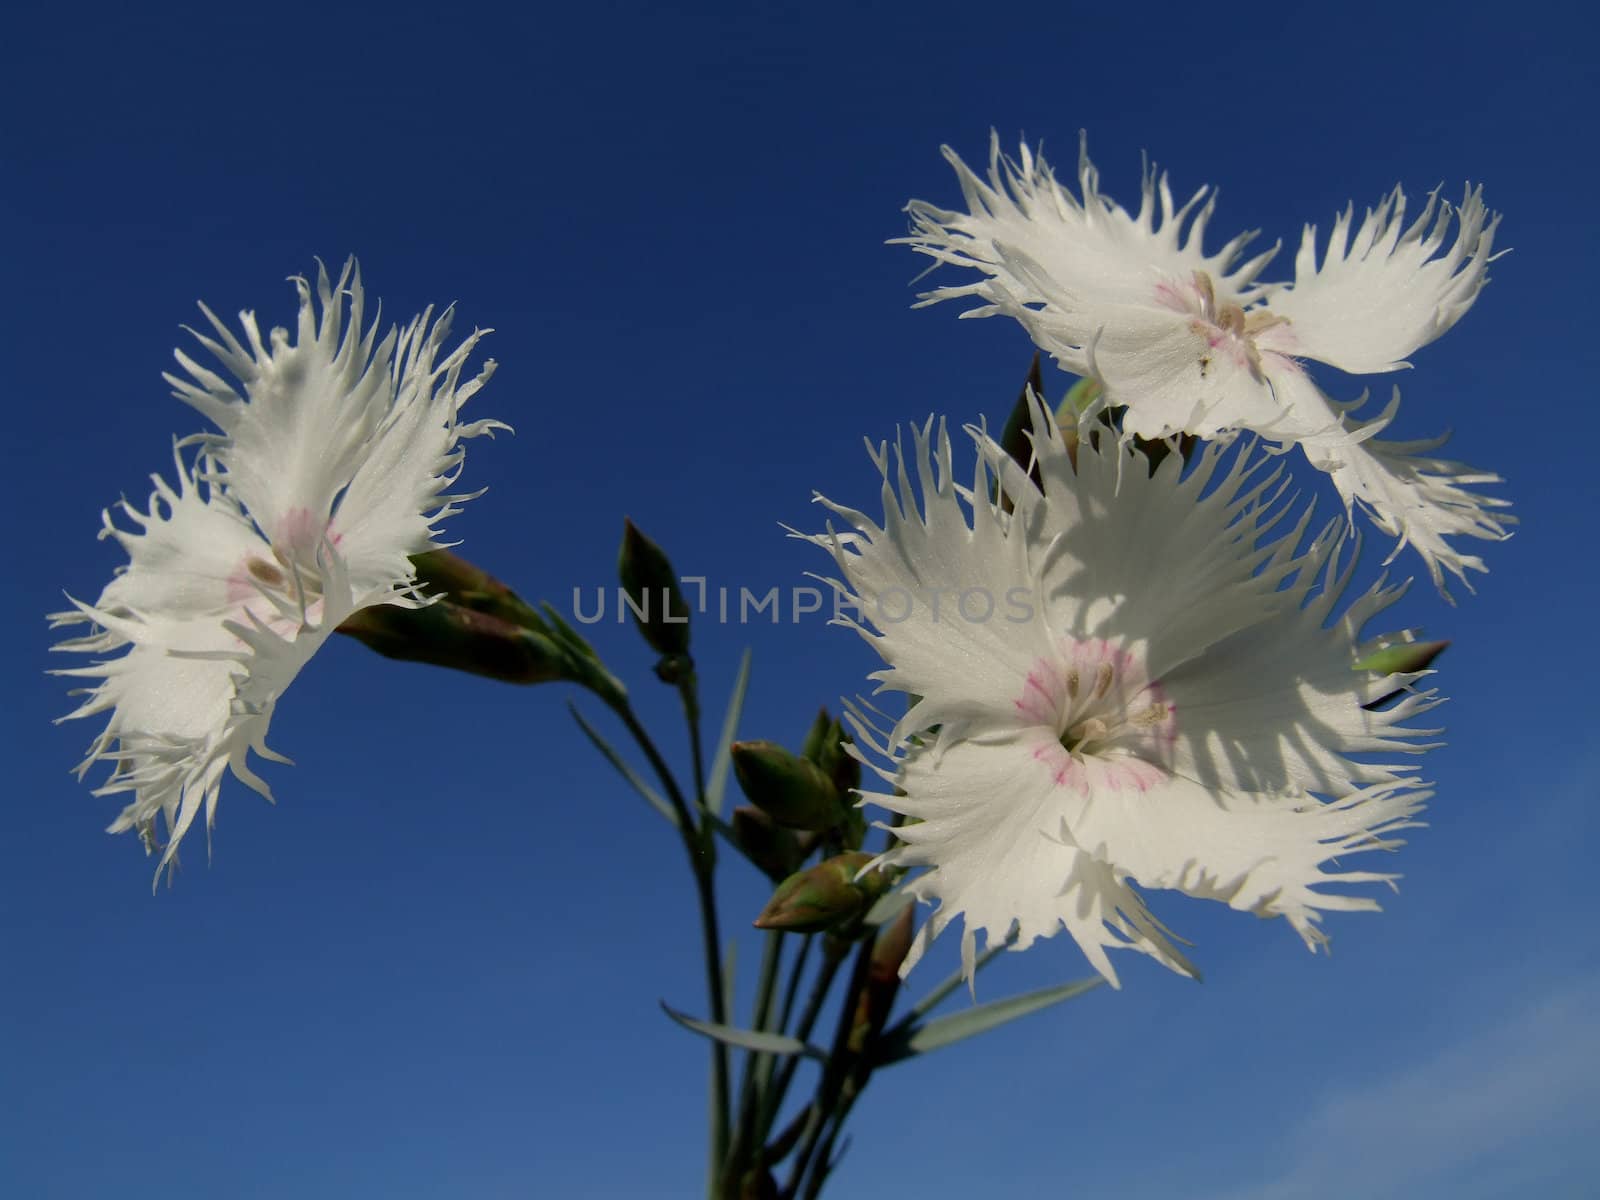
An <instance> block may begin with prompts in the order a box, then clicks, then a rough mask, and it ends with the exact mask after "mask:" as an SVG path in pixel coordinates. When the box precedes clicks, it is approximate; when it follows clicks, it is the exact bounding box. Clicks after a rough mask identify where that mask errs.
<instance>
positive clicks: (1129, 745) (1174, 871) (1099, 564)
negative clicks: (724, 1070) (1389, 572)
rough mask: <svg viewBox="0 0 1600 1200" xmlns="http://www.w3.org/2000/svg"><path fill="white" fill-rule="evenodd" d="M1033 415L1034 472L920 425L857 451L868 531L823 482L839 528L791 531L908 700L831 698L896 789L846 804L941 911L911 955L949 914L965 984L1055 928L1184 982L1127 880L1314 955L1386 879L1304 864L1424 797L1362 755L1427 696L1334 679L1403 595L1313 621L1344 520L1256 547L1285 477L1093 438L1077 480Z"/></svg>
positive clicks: (1396, 818) (1347, 674)
mask: <svg viewBox="0 0 1600 1200" xmlns="http://www.w3.org/2000/svg"><path fill="white" fill-rule="evenodd" d="M1034 427H1035V432H1034V434H1033V442H1034V445H1035V452H1036V454H1037V460H1038V471H1039V478H1040V480H1041V482H1040V484H1038V485H1035V484H1034V483H1033V482H1031V481H1030V480H1029V479H1028V477H1027V475H1026V473H1024V472H1022V471H1021V470H1020V469H1019V468H1018V467H1017V466H1016V464H1015V463H1013V462H1011V460H1010V459H1008V458H1007V457H1006V456H1005V454H1004V452H1003V451H1002V450H1001V449H1000V448H999V446H997V445H996V444H995V443H994V442H993V441H992V440H991V439H989V438H988V437H987V436H986V435H985V434H983V433H981V432H979V431H977V430H969V432H971V433H972V436H973V437H974V439H975V441H976V442H977V445H978V449H979V452H980V462H979V466H978V469H977V472H976V477H975V478H974V480H973V482H972V486H971V489H970V490H969V489H966V488H962V487H958V486H957V485H956V483H955V482H954V478H953V476H952V472H951V454H950V443H949V440H948V439H947V437H946V436H945V432H944V429H943V427H942V426H941V427H940V428H939V431H938V434H937V437H936V439H935V438H930V434H929V429H928V428H927V427H924V428H923V429H921V430H919V431H917V432H916V434H915V445H914V448H913V450H912V451H911V453H910V454H909V455H907V454H904V453H903V452H902V451H901V449H900V448H899V447H898V446H897V447H896V449H895V452H894V455H893V457H892V459H891V456H890V454H889V453H888V450H887V447H879V448H878V450H877V451H876V453H875V454H874V459H875V461H876V463H877V466H878V469H879V471H880V472H881V473H882V475H883V479H884V484H883V502H884V510H885V511H884V517H883V521H882V523H881V524H879V523H877V522H875V521H873V520H871V519H869V518H868V517H866V516H864V515H863V514H861V513H859V512H856V511H854V510H851V509H847V508H842V507H840V506H838V505H835V504H833V503H832V502H831V501H828V500H826V499H823V498H822V497H818V499H819V501H821V502H822V503H823V504H825V505H827V507H828V508H829V509H830V510H831V511H832V512H833V513H835V514H836V515H837V516H838V517H839V518H841V519H842V520H843V521H844V522H845V524H846V525H847V526H848V527H849V528H848V529H847V530H843V531H840V532H837V533H836V532H835V531H834V529H833V528H832V526H831V525H830V528H829V530H828V531H827V532H826V533H822V534H816V535H811V536H808V537H807V540H809V541H812V542H814V543H816V544H817V545H820V546H822V547H824V548H825V549H827V550H829V551H830V552H831V553H832V555H833V558H834V560H835V562H836V564H837V566H838V568H839V570H840V571H841V572H842V574H843V577H844V578H843V580H832V581H830V582H831V583H832V584H833V586H834V587H835V588H836V589H837V590H838V591H839V593H840V595H841V598H843V597H846V596H848V597H851V598H853V599H854V601H855V603H856V604H858V605H859V607H860V620H859V621H858V620H855V619H851V618H848V617H846V618H842V623H844V624H847V625H851V626H853V627H854V628H856V629H857V630H858V631H859V632H861V634H862V636H863V637H864V638H866V640H867V641H868V642H869V643H870V644H871V645H872V646H873V647H874V648H875V649H876V650H877V651H878V653H879V654H880V655H882V657H883V659H884V661H885V662H886V663H887V664H888V665H887V667H886V668H885V669H883V670H881V671H878V672H877V673H875V674H874V675H873V676H872V678H873V679H874V680H876V681H878V683H879V690H880V691H884V690H889V691H898V692H904V693H906V694H908V695H909V696H911V697H913V701H912V703H911V705H910V708H909V711H907V713H906V714H905V715H904V716H903V717H901V718H900V719H899V721H898V722H894V723H893V727H892V728H887V727H886V724H887V723H886V722H883V721H880V720H877V719H875V718H874V716H873V715H872V714H873V712H875V711H876V710H870V709H869V708H868V707H867V706H855V709H854V717H855V725H856V729H857V732H858V734H859V736H860V739H861V742H862V744H863V745H865V746H867V747H868V748H870V749H871V750H873V751H874V752H876V753H877V754H878V755H881V756H883V757H884V758H886V759H887V760H888V762H889V767H888V769H884V768H881V767H879V768H876V769H877V770H878V773H879V774H880V775H881V776H882V777H883V778H884V779H885V780H886V781H887V782H888V783H890V784H891V785H893V787H892V788H891V789H890V790H888V791H884V792H878V793H870V794H867V795H866V797H865V798H866V799H867V800H870V801H872V802H874V803H876V804H878V805H881V806H883V807H884V808H887V809H889V810H891V811H893V812H895V813H899V814H902V815H903V816H904V817H906V818H908V822H907V823H906V824H904V825H901V826H899V827H898V828H896V829H895V830H894V833H895V837H896V838H897V839H898V844H897V845H896V846H895V847H894V848H893V849H892V850H891V851H890V852H889V853H888V854H887V855H886V856H885V861H887V862H889V863H891V864H895V865H898V866H902V867H908V868H911V867H926V868H927V870H926V871H925V872H923V873H921V874H920V875H916V876H914V877H913V878H912V880H911V881H910V882H909V884H908V887H909V888H910V890H911V891H912V892H913V893H914V894H915V895H916V896H918V897H919V898H922V899H927V900H937V901H938V902H939V907H938V909H937V910H936V912H935V913H934V914H933V916H932V917H931V918H930V920H929V921H928V922H927V923H926V925H925V926H924V928H923V930H922V934H921V936H920V938H919V941H918V943H917V946H916V948H915V949H914V951H913V953H912V955H911V957H910V959H908V966H907V969H909V965H910V964H911V963H914V962H915V961H916V959H917V957H918V956H919V955H920V954H921V952H922V950H923V949H924V948H925V947H926V945H927V943H928V942H929V941H931V939H932V938H934V937H937V936H938V934H939V932H940V931H941V930H942V929H943V928H944V927H945V926H946V925H947V924H948V923H949V922H950V921H951V919H952V918H954V917H956V916H957V915H961V916H963V917H964V921H965V932H964V936H963V940H962V957H963V962H964V964H965V965H966V969H967V970H968V972H969V973H970V971H971V967H972V962H973V956H974V954H975V950H976V938H975V933H976V931H977V930H980V929H981V930H983V931H984V933H985V936H986V939H987V940H988V941H989V942H990V943H991V944H992V943H994V942H995V941H996V940H997V939H1003V938H1005V937H1006V936H1007V935H1008V933H1009V932H1010V931H1011V930H1012V929H1013V926H1015V929H1016V934H1017V941H1016V946H1017V948H1019V949H1020V948H1022V947H1026V946H1027V945H1028V944H1029V943H1031V942H1032V941H1033V940H1034V939H1035V938H1038V937H1045V936H1049V935H1051V934H1053V933H1054V932H1055V931H1056V929H1057V928H1058V927H1060V926H1065V927H1066V929H1067V930H1068V932H1069V933H1071V934H1072V936H1073V937H1074V938H1075V939H1076V940H1077V942H1078V944H1079V945H1080V946H1081V947H1082V948H1083V950H1084V953H1085V954H1087V955H1088V957H1089V959H1090V961H1091V962H1092V963H1093V964H1094V966H1095V967H1096V968H1097V969H1098V970H1099V971H1100V972H1101V973H1102V974H1103V975H1104V976H1105V977H1106V978H1107V979H1108V980H1110V981H1111V982H1112V983H1113V984H1115V983H1116V982H1117V976H1116V972H1115V970H1114V969H1113V967H1112V965H1111V962H1110V959H1109V957H1108V956H1107V954H1106V950H1107V948H1108V947H1115V946H1121V947H1129V948H1133V949H1137V950H1140V951H1143V952H1144V953H1147V954H1150V955H1152V956H1154V957H1155V958H1156V959H1158V960H1159V961H1161V962H1163V963H1165V964H1166V965H1168V966H1169V967H1172V968H1174V969H1176V970H1180V971H1185V972H1191V973H1192V972H1193V968H1192V967H1191V966H1190V965H1189V963H1188V962H1187V961H1186V960H1185V959H1184V958H1183V956H1182V955H1181V954H1180V953H1179V951H1178V950H1177V949H1176V947H1175V946H1174V944H1173V940H1172V939H1171V938H1170V937H1169V936H1168V934H1167V931H1166V930H1165V928H1164V927H1163V926H1162V925H1161V924H1159V923H1158V922H1157V921H1156V920H1155V918H1153V917H1152V916H1151V915H1150V913H1149V912H1148V911H1147V910H1146V908H1145V904H1144V901H1143V899H1142V898H1141V897H1140V895H1139V893H1138V892H1136V891H1135V890H1134V885H1135V884H1137V885H1140V886H1143V887H1147V888H1175V889H1177V890H1179V891H1182V892H1185V893H1187V894H1189V895H1191V896H1198V897H1203V898H1206V899H1213V900H1221V901H1224V902H1226V903H1227V904H1229V905H1230V906H1231V907H1233V908H1236V909H1240V910H1243V911H1246V912H1253V913H1256V914H1257V915H1259V916H1282V917H1285V918H1287V920H1288V921H1289V923H1290V924H1291V925H1292V926H1293V927H1294V929H1295V930H1296V931H1297V932H1298V933H1299V934H1300V936H1301V937H1302V938H1303V939H1304V940H1305V942H1306V944H1307V945H1308V946H1310V947H1312V948H1313V949H1315V947H1316V946H1317V945H1318V944H1321V943H1323V942H1324V941H1325V940H1326V939H1325V936H1324V935H1323V933H1322V932H1321V931H1320V930H1319V929H1318V927H1317V922H1318V919H1319V916H1320V913H1321V912H1322V911H1330V910H1340V911H1350V910H1359V909H1375V908H1377V904H1376V903H1375V902H1374V901H1373V900H1372V899H1370V898H1368V897H1364V896H1360V895H1352V894H1348V893H1347V892H1345V891H1344V890H1342V889H1343V888H1344V887H1346V886H1348V885H1350V884H1361V883H1371V882H1375V881H1388V880H1390V879H1392V878H1393V877H1392V876H1389V875H1384V874H1377V873H1373V872H1370V871H1362V870H1339V871H1325V870H1323V867H1322V864H1324V863H1326V862H1328V861H1329V860H1331V859H1335V858H1341V859H1342V858H1343V857H1344V856H1346V855H1353V854H1355V853H1356V852H1358V851H1366V850H1380V849H1390V848H1392V847H1394V846H1397V845H1399V844H1400V843H1399V842H1398V841H1396V840H1394V839H1393V838H1392V837H1391V836H1390V835H1392V834H1393V833H1394V832H1395V831H1397V830H1400V829H1403V828H1406V827H1407V826H1409V825H1412V824H1414V822H1413V821H1412V817H1413V816H1414V814H1415V813H1417V812H1418V811H1419V809H1420V808H1421V807H1422V804H1423V802H1424V800H1426V799H1427V797H1428V795H1430V794H1431V793H1429V792H1427V791H1426V790H1424V787H1423V785H1422V784H1421V783H1419V782H1418V781H1417V780H1416V779H1415V777H1414V774H1413V772H1414V770H1415V768H1414V767H1408V766H1402V765H1397V764H1395V763H1393V762H1390V761H1385V760H1386V759H1387V758H1388V757H1389V756H1392V755H1394V754H1395V753H1397V752H1403V753H1415V752H1418V751H1420V750H1422V749H1425V748H1426V747H1425V746H1423V745H1420V744H1418V741H1417V739H1418V738H1421V737H1424V736H1427V735H1431V734H1433V733H1436V732H1437V730H1418V729H1414V728H1411V727H1410V726H1408V725H1407V724H1406V722H1407V721H1408V719H1410V718H1411V717H1413V716H1414V715H1416V714H1418V713H1421V712H1423V711H1425V710H1427V709H1429V708H1431V707H1432V706H1433V705H1434V704H1435V703H1437V698H1436V696H1435V694H1434V693H1433V692H1431V691H1429V692H1419V691H1417V690H1416V689H1414V688H1412V687H1411V685H1412V684H1413V683H1414V682H1415V681H1416V680H1417V679H1418V678H1419V675H1416V674H1408V675H1391V676H1379V675H1377V674H1376V673H1374V672H1366V671H1360V672H1358V671H1356V670H1355V669H1353V668H1354V664H1355V663H1356V662H1358V661H1359V660H1360V659H1361V658H1362V657H1363V656H1364V655H1366V654H1369V653H1371V652H1372V651H1373V650H1374V649H1375V648H1376V647H1377V646H1378V645H1379V644H1380V643H1379V642H1378V641H1377V640H1376V639H1374V640H1372V641H1368V642H1363V641H1362V638H1361V632H1360V631H1361V628H1362V626H1363V625H1364V624H1365V623H1366V622H1367V621H1368V620H1369V619H1370V618H1371V617H1373V616H1374V615H1375V614H1376V613H1378V612H1380V611H1382V610H1383V609H1384V608H1386V607H1387V606H1388V605H1389V604H1391V603H1392V602H1393V601H1394V600H1395V599H1397V598H1398V596H1399V595H1400V594H1401V593H1402V592H1403V591H1404V590H1405V588H1404V587H1403V586H1402V587H1394V588H1386V587H1384V586H1383V585H1382V584H1381V583H1380V584H1379V585H1377V586H1375V587H1374V588H1373V589H1372V590H1371V591H1369V592H1367V593H1366V594H1365V595H1363V596H1361V597H1360V598H1359V599H1357V600H1356V601H1355V602H1354V603H1353V604H1352V605H1350V606H1349V607H1348V608H1346V609H1345V610H1344V611H1343V613H1342V614H1341V615H1339V616H1338V617H1336V618H1335V619H1333V620H1332V621H1331V622H1330V621H1329V615H1330V613H1331V612H1332V611H1333V609H1334V606H1335V604H1336V603H1337V601H1338V599H1339V596H1340V594H1341V593H1342V592H1343V590H1344V588H1345V586H1346V584H1347V582H1348V580H1349V577H1350V571H1351V570H1352V569H1353V567H1354V561H1355V555H1354V553H1351V554H1350V555H1348V556H1342V555H1341V552H1340V546H1341V544H1342V543H1343V541H1344V536H1345V535H1344V530H1343V523H1342V522H1334V523H1333V524H1331V525H1330V526H1329V527H1328V528H1326V529H1324V530H1323V531H1322V533H1321V534H1320V535H1318V536H1317V537H1315V538H1314V539H1312V541H1311V542H1310V544H1309V546H1308V547H1307V548H1306V549H1305V550H1304V551H1303V552H1300V551H1299V549H1298V548H1299V546H1300V543H1301V540H1302V535H1303V533H1304V532H1305V530H1306V527H1307V525H1308V523H1309V519H1310V513H1309V511H1308V512H1307V513H1306V514H1305V516H1303V517H1302V518H1301V519H1300V520H1299V522H1298V523H1297V524H1296V526H1295V527H1294V528H1293V529H1292V530H1291V531H1289V532H1288V533H1287V534H1285V535H1284V536H1282V537H1278V538H1276V539H1275V540H1269V538H1268V531H1269V529H1270V528H1271V527H1272V526H1273V525H1274V524H1275V523H1277V522H1279V521H1280V520H1283V518H1284V516H1285V511H1286V510H1285V506H1284V504H1283V503H1282V500H1281V498H1282V495H1283V492H1284V485H1282V484H1281V483H1280V482H1279V478H1280V475H1279V473H1278V472H1272V473H1269V472H1268V471H1267V470H1266V469H1265V467H1264V466H1263V463H1264V462H1265V461H1266V460H1265V459H1264V458H1263V456H1262V455H1260V454H1258V453H1250V452H1246V451H1240V452H1239V453H1238V454H1237V455H1236V457H1235V458H1234V460H1233V462H1232V464H1231V466H1227V467H1224V466H1223V462H1222V460H1223V457H1224V454H1225V451H1224V450H1223V449H1222V448H1220V447H1217V446H1215V445H1213V446H1210V447H1208V448H1207V449H1206V450H1205V452H1204V453H1203V454H1202V455H1201V456H1200V457H1199V458H1198V460H1197V461H1196V462H1195V463H1194V464H1193V466H1192V467H1191V468H1190V469H1189V470H1187V471H1183V470H1182V467H1183V464H1182V461H1181V458H1180V456H1178V455H1176V454H1172V455H1169V456H1168V457H1167V458H1166V459H1165V461H1163V462H1162V463H1161V465H1160V467H1159V469H1157V470H1155V471H1154V472H1153V474H1152V473H1151V472H1149V471H1148V470H1147V469H1146V459H1145V458H1143V457H1142V456H1141V455H1140V453H1139V452H1138V451H1136V450H1133V449H1130V448H1126V447H1119V446H1118V445H1117V444H1116V439H1114V438H1111V437H1106V438H1102V439H1099V440H1100V441H1101V442H1102V443H1103V445H1102V446H1101V447H1100V448H1098V449H1095V448H1091V447H1090V446H1089V444H1088V443H1087V442H1083V443H1081V444H1080V447H1079V449H1078V450H1077V451H1076V454H1077V468H1076V470H1074V468H1073V465H1072V462H1071V461H1070V458H1069V454H1068V451H1067V449H1066V447H1065V445H1064V444H1063V441H1062V439H1061V436H1060V433H1059V431H1058V430H1056V428H1055V425H1054V422H1053V421H1051V420H1050V419H1049V418H1048V416H1046V415H1045V414H1044V412H1043V410H1042V409H1040V408H1037V407H1036V409H1035V413H1034ZM1087 429H1088V427H1087V426H1085V435H1087ZM991 472H993V473H995V474H996V475H1000V474H1003V478H1004V487H1005V491H1006V493H1007V494H1008V495H1009V496H1011V497H1014V498H1015V502H1016V509H1015V511H1014V512H1013V513H1007V512H1005V511H1004V510H1003V509H1002V508H1001V507H1000V506H999V505H998V504H996V503H994V502H992V501H991V499H990V495H991V475H990V473H991ZM912 476H914V477H915V478H916V479H917V480H919V481H920V492H921V504H920V507H919V505H918V501H917V496H916V494H915V490H914V489H913V486H912V483H911V482H910V480H911V478H912ZM1119 476H1120V485H1119ZM1342 557H1348V562H1346V563H1341V558H1342ZM841 602H842V600H841ZM1398 636H1399V637H1401V638H1408V637H1409V634H1402V635H1398ZM1384 644H1387V643H1384ZM1401 689H1403V693H1404V694H1403V695H1402V696H1401V698H1400V699H1399V700H1398V701H1397V702H1395V703H1393V704H1390V705H1383V704H1378V705H1377V707H1376V708H1375V709H1371V710H1369V709H1367V708H1364V707H1363V705H1366V704H1369V703H1375V702H1377V701H1379V700H1381V699H1382V698H1384V697H1386V696H1388V695H1389V694H1390V693H1392V692H1394V691H1396V690H1401ZM935 729H936V730H937V732H936V733H934V732H932V731H933V730H935ZM1374 755H1376V756H1377V757H1376V758H1374V757H1373V756H1374ZM864 761H865V760H864ZM1323 887H1333V888H1336V889H1340V890H1335V891H1331V892H1330V891H1322V890H1319V889H1321V888H1323Z"/></svg>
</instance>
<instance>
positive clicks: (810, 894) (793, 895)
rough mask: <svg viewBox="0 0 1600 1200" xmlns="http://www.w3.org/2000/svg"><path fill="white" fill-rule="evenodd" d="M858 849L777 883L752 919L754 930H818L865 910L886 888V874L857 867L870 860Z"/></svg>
mask: <svg viewBox="0 0 1600 1200" xmlns="http://www.w3.org/2000/svg"><path fill="white" fill-rule="evenodd" d="M872 857H873V856H872V855H870V854H866V853H864V852H861V851H856V852H853V853H850V854H840V855H836V856H835V857H833V858H830V859H827V860H825V861H823V862H820V863H818V864H817V865H816V866H814V867H808V868H807V869H806V870H804V871H796V872H795V873H794V874H793V875H791V876H789V878H787V879H785V880H784V881H783V882H782V883H780V884H779V885H778V889H777V891H775V892H773V893H772V899H770V900H768V901H767V906H766V907H765V908H763V909H762V910H761V915H760V916H759V917H757V918H756V928H757V929H786V930H792V931H794V932H796V933H818V932H821V931H822V930H824V929H830V928H832V927H833V926H835V925H838V924H839V923H840V922H842V921H845V920H848V919H849V918H850V917H853V916H855V915H857V914H858V913H862V912H865V911H866V910H867V908H868V907H869V906H870V905H871V904H872V902H873V901H874V900H876V899H877V898H878V897H879V896H881V895H883V893H884V892H885V891H887V890H888V887H889V882H890V880H889V873H888V872H887V871H884V870H882V869H878V870H873V871H869V872H867V873H866V874H865V875H863V876H862V877H861V878H860V879H859V880H857V878H856V876H857V874H859V873H860V871H861V868H862V867H864V866H866V865H867V864H868V863H869V862H871V861H872Z"/></svg>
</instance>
